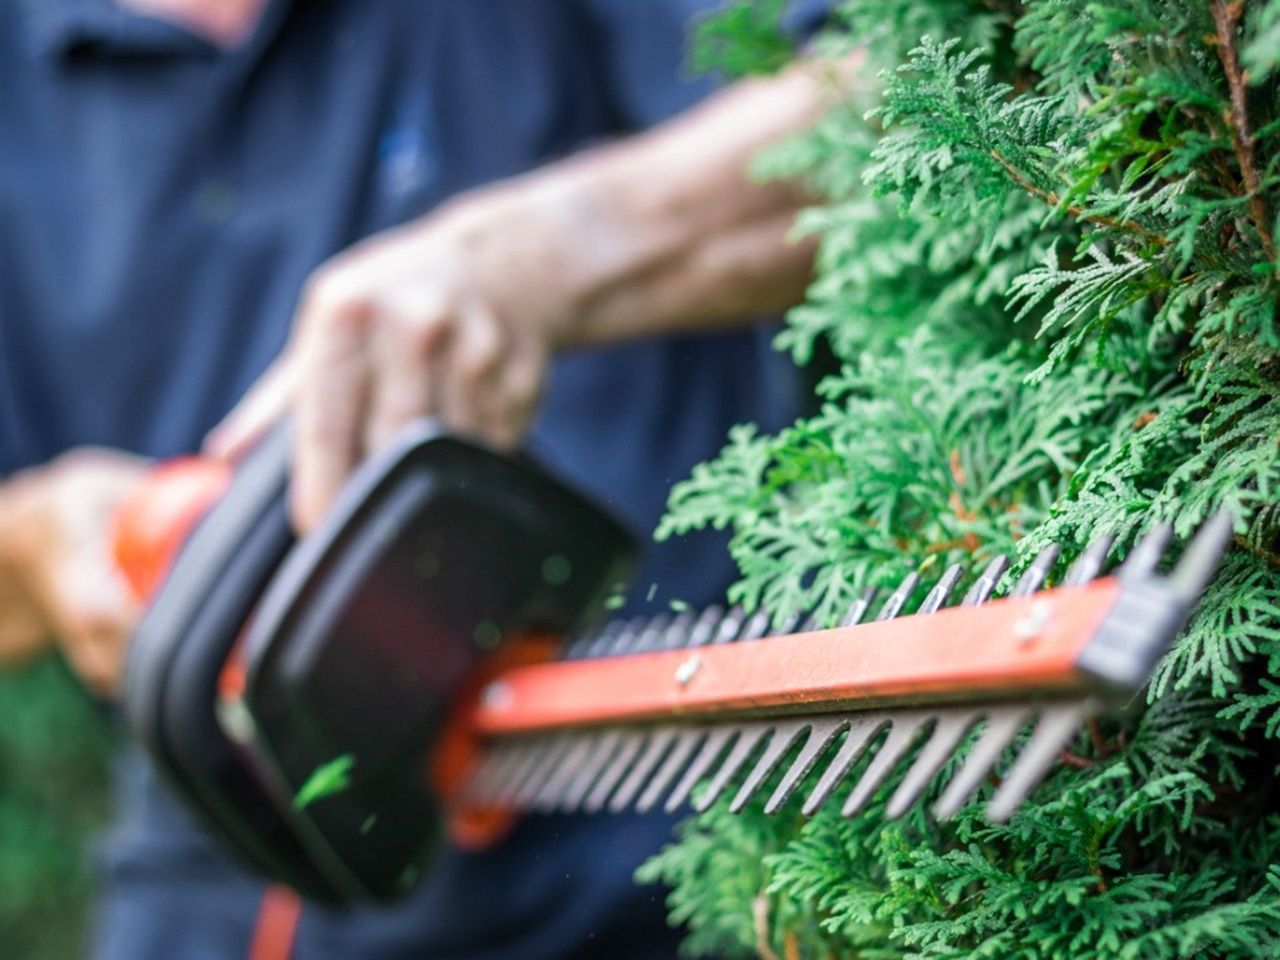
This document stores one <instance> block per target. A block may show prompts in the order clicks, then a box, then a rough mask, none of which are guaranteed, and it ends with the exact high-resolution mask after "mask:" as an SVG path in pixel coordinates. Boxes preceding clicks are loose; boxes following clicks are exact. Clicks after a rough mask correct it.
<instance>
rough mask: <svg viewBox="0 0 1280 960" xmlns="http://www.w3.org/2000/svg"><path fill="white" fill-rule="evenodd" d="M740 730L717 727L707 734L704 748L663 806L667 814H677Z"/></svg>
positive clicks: (703, 744) (703, 743)
mask: <svg viewBox="0 0 1280 960" xmlns="http://www.w3.org/2000/svg"><path fill="white" fill-rule="evenodd" d="M737 733H738V730H737V728H736V727H715V728H713V729H712V730H710V731H709V732H708V733H707V738H706V740H704V741H703V742H702V748H701V749H700V750H699V751H698V754H697V756H695V757H694V758H693V762H692V763H690V764H689V767H688V769H686V770H685V772H684V776H682V777H681V778H680V781H679V782H678V783H677V784H676V787H675V789H674V790H672V791H671V795H670V796H668V797H667V802H666V803H664V804H663V805H662V809H663V810H665V811H667V813H675V812H676V810H678V809H679V808H680V805H681V804H683V803H684V802H685V800H687V799H688V797H689V794H690V793H691V792H692V790H693V788H694V787H695V786H697V785H698V781H700V780H701V779H702V778H703V777H704V776H706V774H707V771H708V770H710V769H711V765H712V764H714V763H715V762H716V761H717V760H718V759H720V755H721V754H722V753H723V752H724V749H725V748H726V747H727V746H728V745H729V741H730V740H732V739H733V737H734V736H736V735H737Z"/></svg>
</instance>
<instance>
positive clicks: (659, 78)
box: [580, 0, 834, 132]
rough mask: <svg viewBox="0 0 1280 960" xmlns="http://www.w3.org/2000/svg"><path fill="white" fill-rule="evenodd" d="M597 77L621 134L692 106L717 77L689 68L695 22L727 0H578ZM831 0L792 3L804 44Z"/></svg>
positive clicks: (790, 18)
mask: <svg viewBox="0 0 1280 960" xmlns="http://www.w3.org/2000/svg"><path fill="white" fill-rule="evenodd" d="M580 3H581V4H582V9H583V13H584V16H585V20H586V23H587V25H588V30H589V34H590V39H589V41H588V45H589V46H590V48H591V49H590V51H589V56H590V58H591V60H592V62H593V65H594V68H595V69H594V71H593V72H594V75H595V77H596V81H597V83H598V84H599V85H600V86H601V88H602V92H603V94H604V98H605V101H606V103H607V105H608V108H609V110H610V112H611V113H612V114H613V117H614V120H615V123H616V125H617V128H618V131H619V132H623V131H629V130H639V129H643V128H645V127H649V126H653V125H654V124H656V123H661V122H662V121H663V120H666V119H668V118H670V117H672V116H675V115H676V114H678V113H680V112H682V111H683V110H685V109H687V108H688V107H690V106H692V105H693V104H694V103H696V102H697V101H698V100H700V99H702V98H703V97H704V96H706V95H707V94H708V93H710V92H711V91H712V90H713V89H715V87H716V86H717V83H718V81H717V79H716V78H715V77H713V76H709V75H707V74H698V73H696V72H695V71H694V70H693V69H692V68H691V67H690V66H689V65H688V56H687V53H688V49H689V41H690V35H691V30H692V27H693V24H694V21H695V20H696V19H697V18H699V17H703V16H706V15H708V14H711V13H714V12H715V11H716V10H718V9H720V8H722V7H723V6H724V0H644V2H637V0H580ZM833 5H834V0H790V3H789V9H788V12H787V16H786V19H785V21H784V26H785V28H786V29H787V32H788V33H791V34H792V35H793V36H795V37H796V39H797V42H800V41H803V40H804V39H806V38H807V37H809V36H810V35H812V34H813V33H814V32H815V31H816V30H818V29H819V28H820V27H821V25H822V24H823V23H824V22H825V20H826V18H827V16H828V15H829V14H830V12H831V8H832V6H833Z"/></svg>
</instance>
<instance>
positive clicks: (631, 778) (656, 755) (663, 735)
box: [609, 727, 687, 813]
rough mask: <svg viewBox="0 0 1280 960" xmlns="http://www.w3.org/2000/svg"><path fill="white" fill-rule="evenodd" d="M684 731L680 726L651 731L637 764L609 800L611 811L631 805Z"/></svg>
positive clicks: (617, 810) (620, 809)
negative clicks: (668, 749)
mask: <svg viewBox="0 0 1280 960" xmlns="http://www.w3.org/2000/svg"><path fill="white" fill-rule="evenodd" d="M682 732H687V731H684V730H682V729H681V728H680V727H658V728H657V729H654V730H651V731H649V738H648V740H646V741H645V745H644V750H643V752H642V753H641V754H640V756H639V757H638V758H637V759H636V763H635V766H634V767H632V768H631V772H630V773H628V774H627V778H626V779H625V780H623V781H622V786H620V787H619V788H618V792H617V793H615V794H614V795H613V799H611V800H610V801H609V809H610V811H612V812H613V813H620V812H621V811H623V810H625V809H626V808H627V807H628V806H629V805H630V803H631V801H632V800H633V799H635V796H636V795H637V794H638V793H639V792H640V789H641V788H642V787H643V786H644V785H645V783H647V782H648V779H649V774H651V773H652V772H653V771H654V770H656V769H657V767H658V764H659V763H661V762H662V758H663V757H664V756H665V755H666V752H667V748H668V747H670V746H671V744H673V743H674V742H675V741H676V738H677V737H678V736H679V735H680V734H681V733H682Z"/></svg>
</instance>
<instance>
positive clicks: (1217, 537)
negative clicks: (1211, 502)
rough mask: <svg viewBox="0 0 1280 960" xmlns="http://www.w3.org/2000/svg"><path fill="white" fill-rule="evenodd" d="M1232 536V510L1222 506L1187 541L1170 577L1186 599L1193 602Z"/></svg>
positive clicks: (1233, 532) (1233, 531) (1207, 580)
mask: <svg viewBox="0 0 1280 960" xmlns="http://www.w3.org/2000/svg"><path fill="white" fill-rule="evenodd" d="M1234 536H1235V523H1234V522H1233V521H1232V518H1231V514H1229V513H1227V512H1226V511H1225V510H1224V511H1222V512H1220V513H1216V514H1214V515H1213V516H1212V517H1210V518H1209V519H1208V520H1206V521H1205V523H1204V525H1203V526H1201V527H1200V530H1199V531H1198V532H1197V533H1196V535H1195V537H1193V538H1192V540H1191V542H1190V543H1189V544H1187V549H1186V550H1185V551H1184V552H1183V554H1182V558H1181V559H1180V560H1179V561H1178V565H1177V567H1175V568H1174V571H1173V577H1172V579H1173V582H1174V584H1175V585H1176V586H1177V588H1178V590H1179V592H1181V593H1182V595H1183V598H1184V599H1185V600H1186V601H1187V602H1188V603H1193V602H1194V601H1195V600H1196V598H1198V597H1199V596H1200V591H1201V590H1203V589H1204V588H1205V585H1206V584H1207V583H1208V582H1209V579H1210V578H1211V577H1212V576H1213V573H1214V571H1215V570H1217V569H1218V563H1219V562H1220V561H1221V560H1222V554H1223V552H1225V551H1226V549H1227V546H1228V545H1229V544H1230V543H1231V540H1232V538H1233V537H1234Z"/></svg>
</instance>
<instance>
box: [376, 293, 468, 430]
mask: <svg viewBox="0 0 1280 960" xmlns="http://www.w3.org/2000/svg"><path fill="white" fill-rule="evenodd" d="M451 326H452V325H451V323H450V317H449V316H448V314H447V313H446V312H445V311H444V309H443V305H442V304H438V303H430V304H427V303H423V304H420V305H418V307H417V308H416V309H407V308H406V309H405V312H404V313H402V314H401V315H400V316H398V317H390V318H384V319H383V320H382V322H380V323H379V324H378V329H377V331H376V332H375V334H374V343H373V364H374V367H375V369H376V370H377V371H378V375H377V377H376V379H375V380H374V382H373V384H372V385H371V390H370V402H369V414H368V420H367V422H366V424H365V430H364V443H365V452H366V453H372V452H373V451H375V450H379V449H381V448H382V447H383V446H385V445H386V444H387V442H388V441H390V440H391V438H392V437H394V436H395V434H396V433H397V432H398V431H399V430H400V428H401V427H403V426H404V425H405V424H407V423H409V422H410V421H411V420H414V419H415V418H417V417H422V416H427V415H429V414H438V413H439V412H440V407H441V397H440V391H441V388H442V386H443V383H442V375H443V367H444V354H445V351H446V350H448V349H449V344H450V341H451V338H452V334H453V331H452V329H451Z"/></svg>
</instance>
